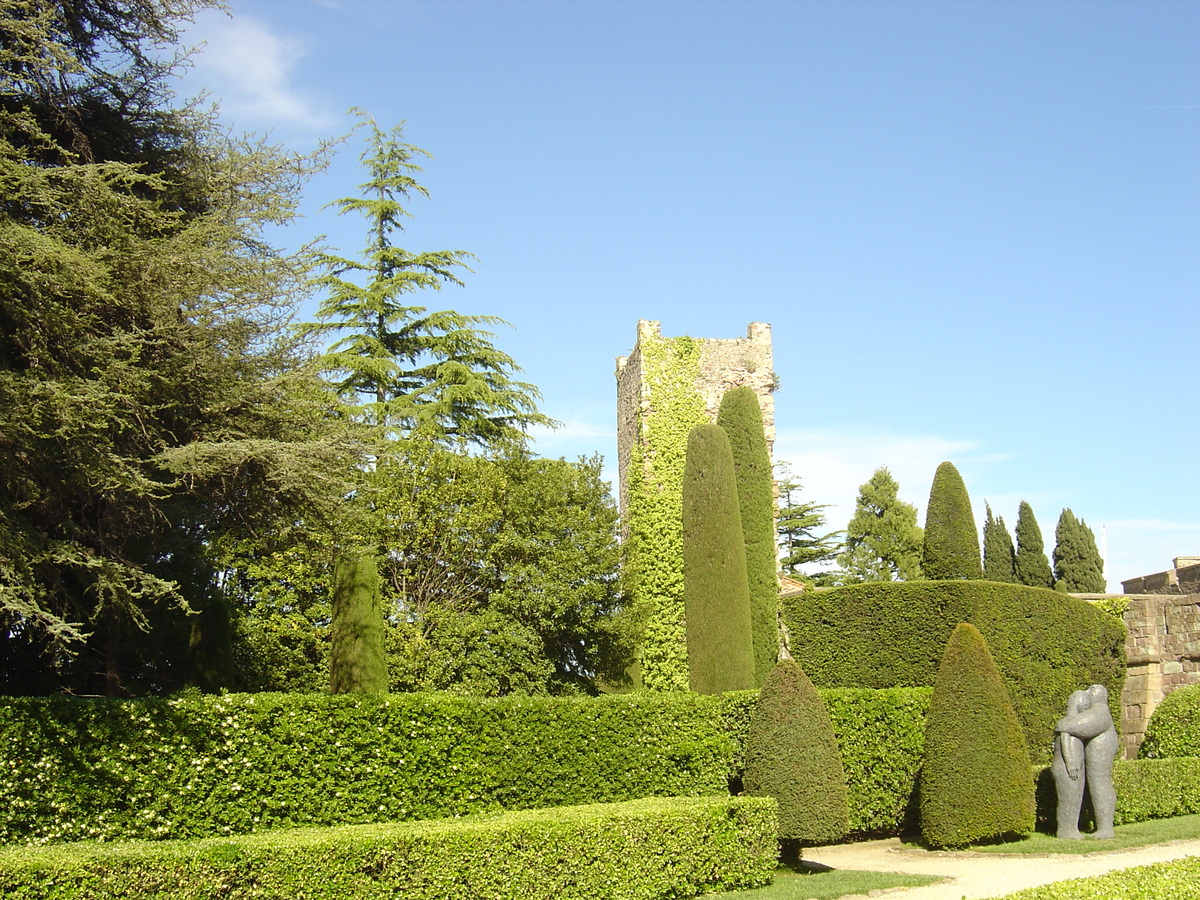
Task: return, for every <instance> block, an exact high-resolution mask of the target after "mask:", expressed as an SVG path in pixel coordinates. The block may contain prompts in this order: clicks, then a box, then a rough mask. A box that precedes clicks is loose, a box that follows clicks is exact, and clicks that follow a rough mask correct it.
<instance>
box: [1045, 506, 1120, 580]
mask: <svg viewBox="0 0 1200 900" xmlns="http://www.w3.org/2000/svg"><path fill="white" fill-rule="evenodd" d="M1054 587H1055V590H1060V591H1065V592H1067V593H1081V594H1102V593H1104V589H1105V588H1106V587H1107V584H1106V583H1105V580H1104V559H1103V558H1102V557H1101V556H1100V551H1099V550H1098V549H1097V548H1096V535H1095V534H1094V533H1093V532H1092V529H1090V528H1088V525H1087V523H1086V522H1084V521H1083V520H1082V519H1077V518H1076V517H1075V513H1073V512H1071V510H1069V509H1064V510H1063V511H1062V515H1060V516H1059V517H1058V527H1057V528H1055V530H1054Z"/></svg>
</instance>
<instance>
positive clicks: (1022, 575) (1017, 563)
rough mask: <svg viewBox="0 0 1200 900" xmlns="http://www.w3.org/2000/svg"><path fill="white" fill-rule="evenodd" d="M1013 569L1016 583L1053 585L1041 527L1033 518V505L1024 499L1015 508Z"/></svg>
mask: <svg viewBox="0 0 1200 900" xmlns="http://www.w3.org/2000/svg"><path fill="white" fill-rule="evenodd" d="M1013 571H1014V574H1015V575H1016V576H1017V583H1018V584H1027V585H1029V586H1030V587H1044V588H1052V587H1054V573H1053V572H1051V571H1050V560H1049V559H1047V558H1046V550H1045V546H1044V545H1043V543H1042V529H1041V528H1039V527H1038V523H1037V519H1036V518H1034V515H1033V507H1031V506H1030V505H1029V504H1028V503H1026V502H1025V501H1024V500H1022V501H1021V505H1020V506H1019V507H1018V508H1017V556H1016V559H1015V560H1014V562H1013Z"/></svg>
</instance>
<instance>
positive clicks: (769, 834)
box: [0, 797, 776, 900]
mask: <svg viewBox="0 0 1200 900" xmlns="http://www.w3.org/2000/svg"><path fill="white" fill-rule="evenodd" d="M775 847H776V845H775V803H774V801H772V800H769V799H762V798H749V797H718V798H704V799H686V800H685V799H656V800H638V801H633V802H630V803H622V804H615V805H610V806H576V807H568V808H560V809H553V810H529V811H524V812H518V813H507V814H504V815H500V816H494V817H488V816H481V817H471V818H468V819H459V820H449V821H447V820H442V821H436V822H422V823H409V824H392V825H357V826H343V827H340V828H328V829H293V830H290V831H274V832H266V833H262V834H257V835H243V836H240V837H234V838H213V839H208V840H199V841H161V842H156V843H146V842H136V843H125V844H115V845H107V846H106V845H97V844H72V845H66V846H61V847H53V848H44V847H43V848H36V849H31V848H21V849H9V850H4V851H0V895H3V896H5V897H15V898H23V900H33V898H38V900H43V898H44V900H52V898H53V900H58V898H62V900H91V898H102V897H103V898H107V897H128V898H135V900H136V898H142V897H161V898H179V900H184V898H208V897H212V896H216V895H217V894H220V895H221V896H268V897H307V898H313V900H317V898H320V900H368V898H376V897H377V898H393V897H404V898H405V900H444V898H446V897H489V898H497V900H501V898H513V900H593V898H595V897H622V898H631V900H640V898H645V900H658V898H679V897H692V896H696V895H697V894H700V893H704V892H708V891H727V890H732V889H737V888H748V887H758V886H760V885H764V884H767V883H768V882H769V881H770V880H771V875H772V872H773V870H774V867H775Z"/></svg>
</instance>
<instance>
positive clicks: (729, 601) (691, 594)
mask: <svg viewBox="0 0 1200 900" xmlns="http://www.w3.org/2000/svg"><path fill="white" fill-rule="evenodd" d="M683 600H684V614H685V616H686V625H687V650H688V682H689V685H690V686H691V689H692V690H693V691H696V692H697V693H701V694H719V693H722V692H724V691H740V690H749V689H751V688H753V687H754V643H753V630H752V627H751V624H750V589H749V582H748V580H747V576H746V543H745V540H744V539H743V537H742V519H741V511H740V509H739V507H738V494H737V484H736V483H735V480H734V474H733V451H732V450H731V449H730V447H729V438H728V437H727V436H726V435H725V430H724V429H723V428H721V426H720V425H698V426H696V427H695V428H693V429H692V430H691V432H690V433H689V434H688V444H687V456H686V458H685V462H684V469H683Z"/></svg>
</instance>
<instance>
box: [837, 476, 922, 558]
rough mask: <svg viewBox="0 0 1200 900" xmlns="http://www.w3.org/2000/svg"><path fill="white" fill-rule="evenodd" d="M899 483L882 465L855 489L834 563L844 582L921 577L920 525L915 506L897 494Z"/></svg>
mask: <svg viewBox="0 0 1200 900" xmlns="http://www.w3.org/2000/svg"><path fill="white" fill-rule="evenodd" d="M899 490H900V486H899V485H898V484H896V479H894V478H893V477H892V474H891V473H890V472H889V471H888V470H887V469H886V468H880V469H876V470H875V473H874V474H873V475H872V476H871V477H870V479H869V480H868V481H867V482H866V483H865V484H863V485H861V486H860V487H859V489H858V500H857V502H856V504H855V507H854V517H853V518H852V519H851V520H850V524H849V525H847V526H846V549H845V550H844V551H843V552H842V553H841V554H840V555H839V556H838V558H837V561H838V565H839V566H841V567H842V570H843V571H844V572H845V574H846V578H847V580H848V581H851V582H856V581H911V580H913V579H915V578H920V577H921V543H922V540H923V537H922V531H921V526H919V525H918V524H917V508H916V507H915V506H913V505H912V504H911V503H905V502H904V501H903V500H901V499H899V497H898V496H897V493H898V491H899Z"/></svg>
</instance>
